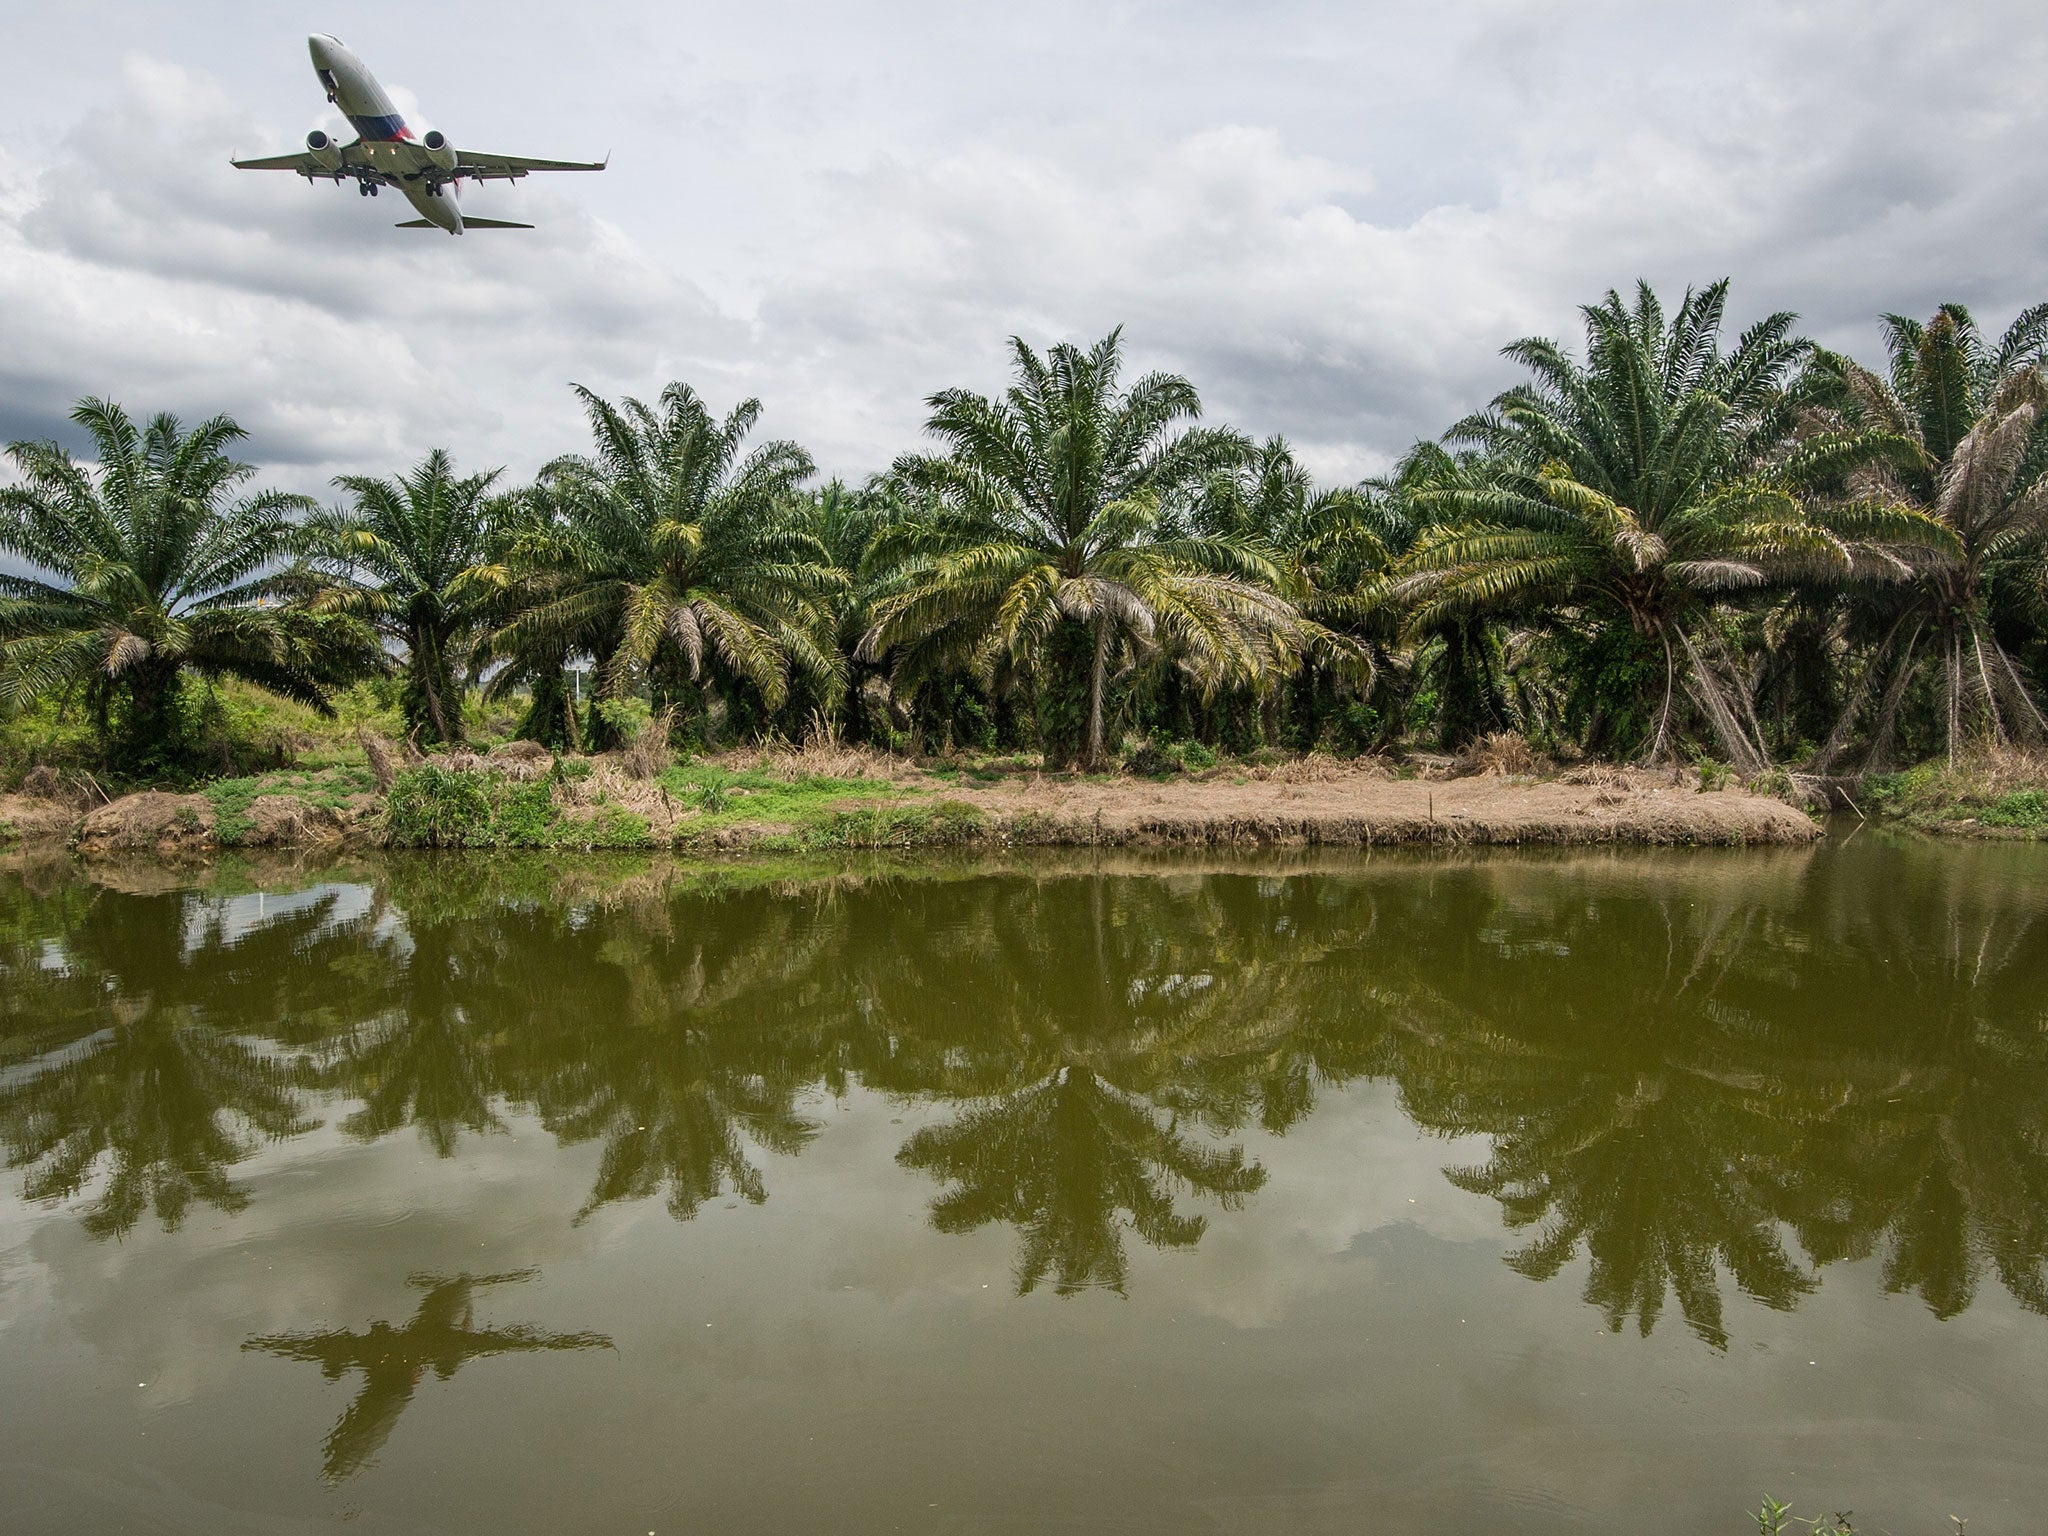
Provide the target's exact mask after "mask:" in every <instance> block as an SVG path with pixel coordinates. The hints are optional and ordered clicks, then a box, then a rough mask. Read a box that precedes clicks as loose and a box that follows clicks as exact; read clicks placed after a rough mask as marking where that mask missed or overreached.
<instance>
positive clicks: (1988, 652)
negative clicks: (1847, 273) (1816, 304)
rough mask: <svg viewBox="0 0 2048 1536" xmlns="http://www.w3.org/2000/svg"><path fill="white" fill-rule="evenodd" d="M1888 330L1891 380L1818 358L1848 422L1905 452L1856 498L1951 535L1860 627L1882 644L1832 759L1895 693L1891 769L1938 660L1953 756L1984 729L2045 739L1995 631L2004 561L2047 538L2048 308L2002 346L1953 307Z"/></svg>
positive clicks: (1867, 479)
mask: <svg viewBox="0 0 2048 1536" xmlns="http://www.w3.org/2000/svg"><path fill="white" fill-rule="evenodd" d="M1885 334H1886V339H1887V341H1888V342H1889V343H1890V349H1891V369H1890V377H1889V378H1880V377H1878V375H1877V374H1875V373H1873V372H1871V370H1869V369H1867V368H1864V367H1862V366H1861V365H1859V364H1857V363H1854V362H1852V361H1850V360H1849V359H1848V358H1846V357H1840V356H1836V355H1834V354H1832V353H1823V354H1821V355H1820V356H1819V357H1818V358H1817V359H1816V363H1817V370H1816V371H1817V372H1818V373H1819V374H1820V375H1821V376H1822V377H1823V378H1825V379H1827V380H1828V381H1829V382H1830V383H1831V384H1832V386H1833V392H1834V394H1835V401H1834V404H1835V406H1836V409H1837V411H1838V412H1839V415H1840V417H1841V419H1842V420H1843V422H1844V423H1845V424H1846V425H1849V426H1851V427H1861V428H1864V429H1868V430H1875V431H1879V432H1883V433H1886V434H1889V435H1891V436H1893V437H1895V438H1897V439H1900V440H1902V441H1903V442H1904V443H1905V444H1907V445H1908V451H1907V452H1906V453H1905V454H1904V455H1900V456H1896V457H1894V458H1893V459H1891V460H1889V461H1887V462H1885V463H1883V464H1881V465H1877V466H1872V468H1871V469H1870V470H1868V471H1867V472H1866V473H1865V475H1864V476H1863V477H1862V478H1863V481H1864V483H1863V484H1862V485H1861V486H1859V487H1858V489H1860V490H1861V491H1862V492H1863V493H1864V494H1866V495H1876V496H1882V497H1885V498H1888V499H1891V500H1895V501H1899V502H1901V503H1903V504H1904V505H1906V506H1909V507H1912V508H1914V509H1916V510H1917V511H1919V512H1921V513H1923V514H1924V515H1926V516H1927V517H1929V518H1931V519H1933V520H1934V521H1935V522H1937V523H1939V525H1940V526H1941V528H1942V530H1943V531H1944V532H1945V533H1946V534H1947V535H1948V541H1947V543H1946V546H1945V547H1943V548H1940V549H1939V550H1937V551H1935V552H1934V553H1933V554H1932V556H1931V557H1930V558H1929V559H1927V560H1924V561H1922V562H1920V564H1919V567H1918V569H1917V571H1916V574H1915V579H1914V580H1913V581H1912V582H1911V583H1908V584H1905V585H1901V586H1898V587H1894V588H1891V589H1889V590H1887V591H1885V592H1882V593H1880V594H1877V595H1876V596H1875V597H1874V598H1873V599H1872V600H1871V601H1870V602H1869V603H1867V604H1865V605H1863V608H1862V611H1861V613H1860V615H1859V617H1861V618H1862V619H1863V620H1864V621H1865V622H1866V623H1867V624H1868V625H1870V626H1871V627H1872V628H1874V629H1875V630H1876V631H1877V632H1878V633H1879V635H1880V636H1881V638H1879V639H1878V640H1877V643H1876V646H1875V650H1874V653H1873V654H1872V656H1871V659H1870V664H1869V665H1868V667H1867V668H1866V669H1865V670H1864V672H1863V675H1862V677H1861V679H1860V681H1859V684H1858V686H1856V687H1855V688H1854V689H1853V690H1852V693H1851V696H1850V699H1849V703H1848V706H1847V708H1846V709H1845V710H1844V711H1843V713H1842V716H1841V720H1840V724H1839V725H1838V726H1837V727H1836V729H1835V731H1834V733H1833V734H1832V736H1831V737H1830V739H1829V741H1828V743H1827V745H1826V746H1825V747H1824V748H1823V749H1822V754H1821V757H1822V761H1823V762H1824V763H1825V762H1831V761H1832V760H1833V759H1834V757H1835V756H1836V755H1838V754H1839V753H1840V752H1841V750H1842V749H1843V747H1844V746H1845V745H1846V744H1847V741H1848V737H1849V733H1850V731H1851V730H1853V729H1854V727H1855V725H1856V723H1857V721H1858V720H1859V718H1860V717H1861V715H1862V714H1863V712H1864V710H1865V709H1866V708H1867V707H1868V705H1869V704H1870V703H1871V701H1872V698H1873V696H1874V695H1875V694H1876V693H1877V690H1878V685H1879V684H1880V683H1884V684H1885V686H1884V689H1883V694H1882V698H1881V700H1880V701H1879V702H1878V706H1877V716H1876V720H1875V721H1874V723H1873V725H1872V728H1871V740H1870V754H1869V755H1870V758H1871V760H1872V761H1873V762H1879V763H1881V762H1882V761H1883V760H1884V758H1885V757H1886V755H1887V753H1888V750H1889V747H1890V744H1891V741H1892V738H1893V735H1894V732H1895V729H1896V727H1897V724H1898V717H1899V712H1900V706H1901V705H1902V703H1903V702H1904V700H1905V698H1906V696H1907V693H1908V690H1909V686H1910V684H1911V683H1912V682H1913V680H1914V678H1915V677H1916V676H1919V675H1921V674H1922V673H1923V672H1924V671H1925V669H1926V668H1927V666H1928V665H1929V664H1930V663H1932V664H1934V665H1935V666H1937V667H1938V668H1939V673H1938V677H1939V694H1940V702H1941V734H1942V737H1943V739H1944V741H1945V744H1946V746H1947V750H1948V756H1949V760H1950V761H1951V762H1953V761H1954V760H1955V756H1956V749H1957V747H1958V745H1959V744H1960V743H1961V741H1962V740H1963V739H1964V738H1965V736H1967V735H1968V734H1969V733H1970V732H1971V731H1973V730H1976V729H1981V730H1982V731H1984V732H1985V733H1987V734H1989V735H1990V736H1992V737H1994V738H1997V739H2001V740H2002V739H2006V738H2008V737H2010V736H2013V735H2019V736H2021V737H2025V738H2029V739H2034V740H2038V739H2040V738H2041V737H2042V736H2043V735H2044V734H2048V719H2044V718H2043V715H2042V712H2041V707H2040V705H2039V704H2038V703H2037V702H2036V701H2035V699H2034V697H2033V695H2032V693H2031V691H2030V690H2029V689H2028V687H2027V684H2026V682H2025V680H2024V679H2023V678H2022V676H2021V674H2020V670H2019V668H2018V666H2017V665H2016V664H2015V663H2014V661H2013V658H2012V656H2011V655H2010V654H2009V653H2008V652H2007V651H2006V649H2005V647H2004V646H2002V645H2001V644H2000V643H1999V640H1998V637H1997V635H1996V634H1995V633H1994V632H1993V629H1992V624H1991V614H1990V611H1989V596H1990V590H1989V589H1990V588H1991V587H1992V585H1993V584H1994V579H1995V577H1996V576H1997V574H1998V573H1999V571H2000V568H2001V567H2011V566H2012V565H2013V564H2014V563H2015V562H2016V561H2018V560H2021V559H2023V558H2025V557H2027V556H2030V555H2037V554H2038V553H2039V552H2040V551H2041V550H2042V548H2043V543H2044V540H2043V534H2044V533H2048V414H2044V407H2048V378H2044V376H2043V362H2044V359H2048V304H2037V305H2035V306H2034V307H2033V308H2031V309H2028V310H2026V311H2024V312H2023V313H2022V314H2021V315H2020V316H2019V318H2018V319H2016V320H2015V321H2013V323H2012V325H2011V326H2010V327H2009V328H2008V329H2007V330H2006V332H2005V334H2004V335H2003V336H2002V337H2000V338H1999V341H1998V343H1997V345H1996V346H1991V345H1988V344H1987V343H1986V342H1985V340H1984V338H1983V336H1982V335H1980V334H1979V332H1978V330H1977V326H1976V323H1975V322H1974V321H1973V320H1972V319H1971V318H1970V312H1969V311H1968V310H1967V309H1965V308H1963V306H1962V305H1960V304H1944V305H1943V306H1942V307H1941V309H1940V310H1939V311H1937V312H1936V314H1935V316H1934V318H1933V319H1932V320H1930V321H1929V322H1928V323H1927V324H1925V325H1922V324H1920V323H1919V322H1917V321H1914V320H1909V319H1907V318H1905V317H1904V316H1902V315H1887V316H1886V317H1885ZM1887 678H1888V682H1887V681H1886V679H1887Z"/></svg>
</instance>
